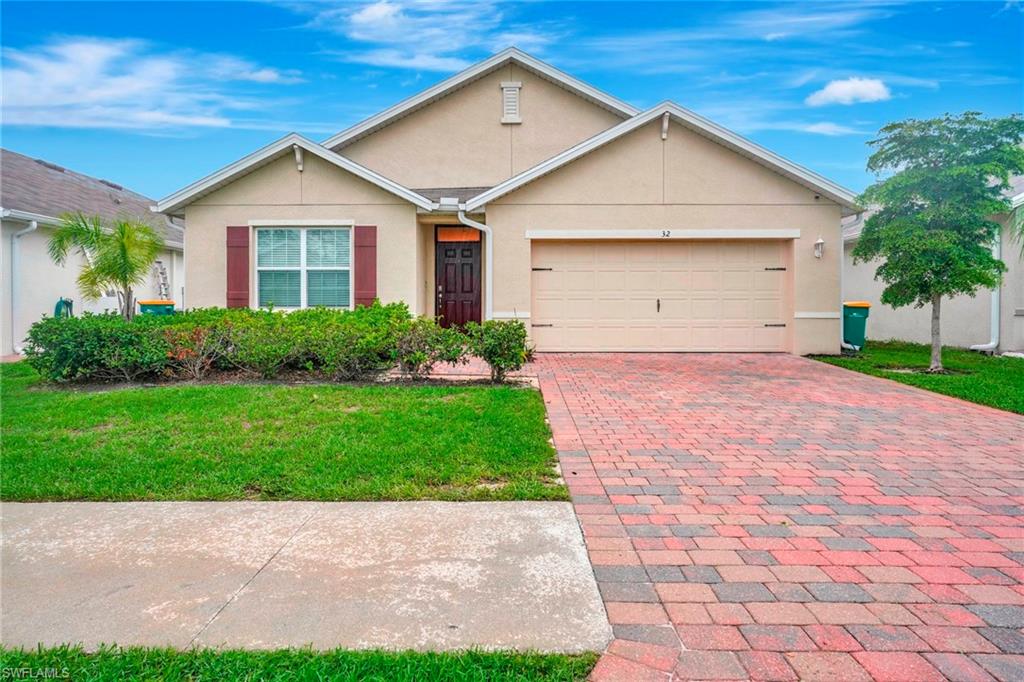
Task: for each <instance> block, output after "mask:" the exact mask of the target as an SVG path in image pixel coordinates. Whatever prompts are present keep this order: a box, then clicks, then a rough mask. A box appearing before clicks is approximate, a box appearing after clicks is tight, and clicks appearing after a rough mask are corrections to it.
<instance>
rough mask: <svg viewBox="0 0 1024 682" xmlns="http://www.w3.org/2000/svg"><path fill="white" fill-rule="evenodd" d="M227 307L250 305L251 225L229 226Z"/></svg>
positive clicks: (245, 306)
mask: <svg viewBox="0 0 1024 682" xmlns="http://www.w3.org/2000/svg"><path fill="white" fill-rule="evenodd" d="M227 273H228V295H227V307H229V308H248V307H249V226H248V225H243V226H241V227H235V226H229V227H228V258H227Z"/></svg>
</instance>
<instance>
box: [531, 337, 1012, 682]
mask: <svg viewBox="0 0 1024 682" xmlns="http://www.w3.org/2000/svg"><path fill="white" fill-rule="evenodd" d="M535 369H536V371H537V373H538V376H539V379H540V383H541V388H542V389H543V391H544V399H545V401H547V404H548V411H549V415H550V418H551V421H552V427H553V430H554V435H555V443H556V446H557V447H558V449H559V452H560V457H561V464H562V468H563V472H564V475H565V478H566V480H567V481H568V483H569V486H570V488H571V490H572V494H573V500H574V502H575V505H576V511H577V514H578V516H579V519H580V523H581V525H582V527H583V530H584V534H585V537H586V542H587V546H588V550H589V552H590V557H591V560H592V563H593V565H594V571H595V573H596V576H597V579H598V582H599V586H600V588H601V592H602V595H603V597H604V601H605V605H606V607H607V610H608V615H609V618H610V620H611V622H612V624H613V627H614V631H615V636H616V639H615V641H614V642H613V643H612V644H611V646H610V647H609V649H608V652H607V653H606V654H605V655H604V656H603V657H602V659H601V661H600V663H599V664H598V667H597V668H596V669H595V671H594V678H595V679H628V680H631V681H634V680H643V679H648V678H650V679H665V678H668V677H670V676H671V675H673V674H674V675H675V676H676V677H677V678H681V679H715V680H720V679H748V678H753V679H758V680H794V679H808V680H814V679H829V680H831V681H842V682H846V681H853V680H861V679H863V680H870V679H872V678H874V679H876V680H913V681H915V682H918V681H923V680H931V679H943V678H944V677H945V678H948V679H953V680H991V679H993V678H995V679H999V680H1004V681H1008V680H1024V655H1022V654H1024V587H1022V583H1024V418H1021V417H1020V416H1016V415H1012V414H1009V413H1004V412H999V411H997V410H993V409H989V408H985V407H980V406H975V405H971V404H968V403H964V402H960V401H958V400H955V399H951V398H946V397H943V396H939V395H935V394H931V393H927V392H924V391H919V390H917V389H913V388H909V387H905V386H901V385H898V384H895V383H891V382H887V381H884V380H881V379H876V378H873V377H868V376H863V375H858V374H854V373H852V372H847V371H846V370H843V369H839V368H836V367H831V366H828V365H825V364H822V363H817V362H814V361H812V360H807V359H803V358H796V357H791V356H784V355H607V354H557V355H541V356H539V358H538V360H537V362H536V365H535Z"/></svg>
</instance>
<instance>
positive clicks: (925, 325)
mask: <svg viewBox="0 0 1024 682" xmlns="http://www.w3.org/2000/svg"><path fill="white" fill-rule="evenodd" d="M1012 185H1013V186H1012V187H1011V189H1010V190H1008V191H1007V192H1006V195H1007V198H1009V199H1010V202H1011V204H1012V206H1013V208H1012V210H1011V213H1009V214H1002V215H998V216H994V218H995V220H996V221H997V222H998V223H999V224H1000V225H1002V226H1003V227H1002V232H1001V235H1000V243H999V247H998V249H997V255H998V256H999V257H1000V258H1001V259H1002V261H1003V262H1004V263H1005V264H1006V272H1005V273H1004V274H1003V282H1002V285H1001V286H1000V287H999V289H998V290H985V291H980V292H978V294H977V295H975V296H957V297H955V298H952V299H946V300H943V302H942V343H943V344H945V345H947V346H960V347H962V348H970V347H975V348H976V350H981V351H986V352H995V353H1005V352H1010V351H1013V352H1024V251H1022V249H1024V243H1022V242H1021V241H1020V239H1018V238H1017V236H1016V235H1015V234H1014V232H1015V231H1014V229H1013V220H1014V219H1015V218H1014V215H1013V213H1014V212H1020V211H1024V177H1017V178H1014V179H1013V180H1012ZM870 215H871V212H870V210H869V211H866V212H865V213H862V214H860V215H856V216H850V217H848V218H846V219H844V222H843V241H844V247H845V253H844V256H843V292H844V296H845V300H856V301H868V302H869V303H870V304H871V310H870V313H869V315H868V329H867V331H868V338H869V339H878V340H888V339H899V340H901V341H914V342H917V343H931V306H925V307H923V308H914V307H913V306H907V307H904V308H891V307H889V306H887V305H885V304H883V303H882V302H881V299H882V290H883V289H885V285H884V284H883V283H882V282H881V281H876V280H875V271H876V270H877V269H878V266H879V262H878V261H871V262H867V263H865V262H861V263H857V264H856V265H855V264H854V262H853V249H854V248H855V247H856V245H857V240H858V239H859V238H860V233H861V230H862V229H863V228H864V220H866V219H867V217H868V216H870ZM1017 219H1020V218H1019V217H1018V218H1017Z"/></svg>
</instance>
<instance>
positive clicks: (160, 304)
mask: <svg viewBox="0 0 1024 682" xmlns="http://www.w3.org/2000/svg"><path fill="white" fill-rule="evenodd" d="M139 311H140V312H141V313H142V314H143V315H173V314H174V301H168V300H165V299H149V300H146V301H139Z"/></svg>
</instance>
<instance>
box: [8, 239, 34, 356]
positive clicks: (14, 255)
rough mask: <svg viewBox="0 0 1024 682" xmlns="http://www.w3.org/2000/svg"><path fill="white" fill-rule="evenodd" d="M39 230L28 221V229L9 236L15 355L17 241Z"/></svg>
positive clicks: (16, 349) (16, 345)
mask: <svg viewBox="0 0 1024 682" xmlns="http://www.w3.org/2000/svg"><path fill="white" fill-rule="evenodd" d="M38 228H39V223H37V222H36V221H35V220H30V221H29V223H28V227H26V228H25V229H23V230H18V231H17V232H15V233H14V234H12V235H11V350H12V351H14V352H15V353H17V352H19V351H20V350H21V349H20V348H19V347H18V343H19V341H20V339H18V334H17V333H16V332H15V331H14V329H15V327H16V326H17V322H16V320H17V312H18V305H17V302H18V279H19V274H20V273H19V272H18V240H19V239H20V238H21V237H23V236H25V235H26V234H28V233H29V232H35V231H36V230H37V229H38Z"/></svg>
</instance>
